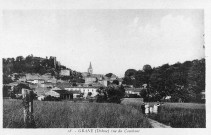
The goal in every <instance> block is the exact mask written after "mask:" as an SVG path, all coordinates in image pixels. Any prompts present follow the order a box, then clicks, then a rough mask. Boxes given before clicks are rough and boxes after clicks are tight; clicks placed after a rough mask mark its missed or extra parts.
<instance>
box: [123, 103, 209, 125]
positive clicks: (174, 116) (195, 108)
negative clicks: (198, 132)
mask: <svg viewBox="0 0 211 135" xmlns="http://www.w3.org/2000/svg"><path fill="white" fill-rule="evenodd" d="M142 103H143V102H141V101H140V100H138V99H137V100H136V101H135V100H134V99H131V100H130V99H126V100H123V102H122V104H124V105H128V106H131V107H133V108H136V109H137V110H139V111H141V104H142ZM149 104H150V106H152V105H154V104H155V103H149ZM148 117H149V118H151V119H154V120H156V121H158V122H161V123H163V124H166V125H168V126H171V127H174V128H205V127H206V108H205V104H197V103H164V104H163V105H161V110H160V112H159V113H158V114H150V115H149V116H148Z"/></svg>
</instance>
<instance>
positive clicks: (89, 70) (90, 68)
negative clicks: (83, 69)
mask: <svg viewBox="0 0 211 135" xmlns="http://www.w3.org/2000/svg"><path fill="white" fill-rule="evenodd" d="M92 73H93V69H92V64H91V62H90V65H89V68H88V74H89V75H91V74H92Z"/></svg>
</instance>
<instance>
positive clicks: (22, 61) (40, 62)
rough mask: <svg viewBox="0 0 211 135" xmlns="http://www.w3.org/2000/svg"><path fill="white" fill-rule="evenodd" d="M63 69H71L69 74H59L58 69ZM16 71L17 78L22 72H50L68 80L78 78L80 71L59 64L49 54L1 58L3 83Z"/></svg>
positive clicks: (41, 73)
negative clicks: (44, 55) (44, 56)
mask: <svg viewBox="0 0 211 135" xmlns="http://www.w3.org/2000/svg"><path fill="white" fill-rule="evenodd" d="M63 69H68V70H70V71H71V74H70V76H68V77H62V76H60V74H59V73H60V71H61V70H63ZM13 73H17V78H18V77H19V76H20V75H21V74H22V75H24V74H27V73H30V74H40V75H44V74H46V73H50V74H51V75H52V76H55V77H56V78H58V79H66V80H67V79H68V80H78V78H80V77H81V73H80V72H76V71H74V70H72V69H69V68H67V67H66V66H64V65H61V64H60V62H59V61H57V60H56V57H53V56H50V57H49V58H48V57H46V58H42V57H35V56H33V55H28V56H27V57H25V58H24V57H23V56H17V57H16V58H3V79H4V81H3V83H8V82H10V78H8V76H9V75H11V74H13Z"/></svg>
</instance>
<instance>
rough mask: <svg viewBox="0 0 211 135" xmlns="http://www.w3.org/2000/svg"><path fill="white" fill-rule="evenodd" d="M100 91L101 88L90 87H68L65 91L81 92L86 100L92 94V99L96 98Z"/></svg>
mask: <svg viewBox="0 0 211 135" xmlns="http://www.w3.org/2000/svg"><path fill="white" fill-rule="evenodd" d="M98 89H99V87H94V86H89V87H84V86H83V87H74V86H72V87H68V88H65V90H68V91H79V92H80V93H83V97H84V98H86V97H87V96H88V94H89V93H90V94H91V97H95V96H96V95H97V94H98V92H97V90H98Z"/></svg>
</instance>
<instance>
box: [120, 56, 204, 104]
mask: <svg viewBox="0 0 211 135" xmlns="http://www.w3.org/2000/svg"><path fill="white" fill-rule="evenodd" d="M123 83H124V84H127V85H133V86H134V87H141V86H142V85H143V84H147V87H146V89H145V91H142V93H141V95H142V97H143V98H145V100H146V101H158V100H161V99H163V98H164V97H165V96H171V97H172V98H171V101H173V102H178V101H183V102H201V94H200V93H201V92H202V91H203V90H205V59H201V60H193V61H186V62H184V63H179V62H178V63H175V64H173V65H169V64H164V65H162V66H160V67H155V68H151V66H150V65H145V66H144V67H143V69H142V70H138V71H137V70H135V69H128V70H127V71H126V72H125V77H124V81H123Z"/></svg>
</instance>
